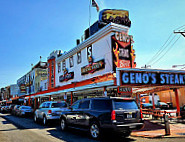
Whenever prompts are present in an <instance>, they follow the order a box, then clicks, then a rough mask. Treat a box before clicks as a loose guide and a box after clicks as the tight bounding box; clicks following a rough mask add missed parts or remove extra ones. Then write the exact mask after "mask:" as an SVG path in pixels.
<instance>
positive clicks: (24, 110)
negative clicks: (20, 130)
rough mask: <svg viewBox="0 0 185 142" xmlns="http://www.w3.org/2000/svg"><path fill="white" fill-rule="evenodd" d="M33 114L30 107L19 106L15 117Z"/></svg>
mask: <svg viewBox="0 0 185 142" xmlns="http://www.w3.org/2000/svg"><path fill="white" fill-rule="evenodd" d="M32 113H33V109H32V108H31V107H30V106H20V107H19V109H18V111H17V115H19V116H26V115H31V114H32Z"/></svg>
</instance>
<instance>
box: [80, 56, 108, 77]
mask: <svg viewBox="0 0 185 142" xmlns="http://www.w3.org/2000/svg"><path fill="white" fill-rule="evenodd" d="M103 68H105V62H104V59H102V60H100V61H98V62H94V63H91V62H90V63H89V65H87V66H85V67H82V68H81V75H84V74H88V73H94V72H95V71H98V70H100V69H103Z"/></svg>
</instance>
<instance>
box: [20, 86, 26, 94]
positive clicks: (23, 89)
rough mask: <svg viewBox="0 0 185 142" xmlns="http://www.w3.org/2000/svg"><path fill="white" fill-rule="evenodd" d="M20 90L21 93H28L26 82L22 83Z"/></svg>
mask: <svg viewBox="0 0 185 142" xmlns="http://www.w3.org/2000/svg"><path fill="white" fill-rule="evenodd" d="M20 92H21V93H26V86H25V84H21V85H20Z"/></svg>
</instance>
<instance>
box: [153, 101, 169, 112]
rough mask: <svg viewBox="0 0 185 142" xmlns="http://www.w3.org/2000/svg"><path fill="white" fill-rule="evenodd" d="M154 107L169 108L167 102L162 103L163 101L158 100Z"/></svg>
mask: <svg viewBox="0 0 185 142" xmlns="http://www.w3.org/2000/svg"><path fill="white" fill-rule="evenodd" d="M156 107H158V108H160V109H164V110H166V109H169V105H168V104H167V103H164V102H158V103H157V105H156Z"/></svg>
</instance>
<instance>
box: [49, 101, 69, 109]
mask: <svg viewBox="0 0 185 142" xmlns="http://www.w3.org/2000/svg"><path fill="white" fill-rule="evenodd" d="M51 107H52V108H60V107H67V104H66V103H65V102H61V103H52V105H51Z"/></svg>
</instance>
